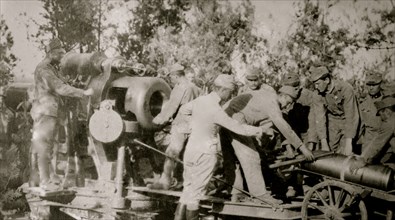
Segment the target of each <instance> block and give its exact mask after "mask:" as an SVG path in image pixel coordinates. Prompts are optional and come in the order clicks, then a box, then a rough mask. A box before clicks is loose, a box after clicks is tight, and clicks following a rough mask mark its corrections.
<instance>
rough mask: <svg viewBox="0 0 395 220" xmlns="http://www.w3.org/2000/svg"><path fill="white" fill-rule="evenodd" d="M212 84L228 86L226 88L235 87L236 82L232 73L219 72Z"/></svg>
mask: <svg viewBox="0 0 395 220" xmlns="http://www.w3.org/2000/svg"><path fill="white" fill-rule="evenodd" d="M214 85H216V86H219V87H223V88H228V89H236V82H235V80H234V78H233V76H232V75H227V74H220V75H218V76H217V78H215V80H214Z"/></svg>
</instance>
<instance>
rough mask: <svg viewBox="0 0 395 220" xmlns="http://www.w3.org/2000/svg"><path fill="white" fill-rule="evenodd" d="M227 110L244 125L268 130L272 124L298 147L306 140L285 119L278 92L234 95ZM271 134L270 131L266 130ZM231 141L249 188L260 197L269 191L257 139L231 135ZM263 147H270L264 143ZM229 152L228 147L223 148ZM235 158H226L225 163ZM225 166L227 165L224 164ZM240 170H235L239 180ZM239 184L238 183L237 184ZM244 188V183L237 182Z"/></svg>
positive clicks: (254, 92)
mask: <svg viewBox="0 0 395 220" xmlns="http://www.w3.org/2000/svg"><path fill="white" fill-rule="evenodd" d="M225 112H226V113H227V114H228V115H229V116H231V117H232V118H233V119H235V120H237V121H239V122H240V123H241V124H247V125H253V126H263V127H264V128H265V130H267V131H269V130H268V129H272V128H273V125H274V126H275V127H276V128H277V129H278V130H279V131H280V132H281V134H282V135H283V136H284V137H286V139H287V140H288V142H289V143H290V144H292V145H293V146H294V147H295V148H299V147H300V146H301V145H302V144H303V143H302V141H301V140H300V139H299V138H298V136H297V135H296V134H295V132H294V131H293V130H292V129H291V127H290V126H289V125H288V123H287V122H286V121H285V120H284V118H283V116H282V112H281V110H280V107H279V104H278V102H277V95H276V94H273V93H272V92H271V91H268V90H257V91H252V92H249V93H244V94H241V95H238V96H237V97H235V98H233V99H232V100H231V101H230V102H229V104H228V106H227V107H226V109H225ZM267 133H270V132H267ZM231 137H232V140H231V144H232V147H233V149H234V152H235V154H236V157H237V159H238V160H239V162H240V165H241V168H242V170H243V173H244V176H245V179H246V182H247V186H248V190H249V192H250V193H251V194H253V195H256V196H261V195H263V194H265V193H266V189H265V181H264V178H263V175H262V167H261V158H260V155H259V152H258V150H257V148H259V146H258V145H257V141H256V140H255V138H252V137H246V136H241V135H238V134H234V133H232V134H231ZM263 145H264V146H263V147H267V146H266V144H263ZM223 150H224V151H226V150H227V149H225V147H224V149H223ZM228 162H232V161H224V163H225V164H227V163H228ZM225 167H228V166H227V165H225ZM237 175H239V174H238V173H236V179H238V178H237ZM236 184H237V183H236ZM237 187H238V188H243V186H242V185H237Z"/></svg>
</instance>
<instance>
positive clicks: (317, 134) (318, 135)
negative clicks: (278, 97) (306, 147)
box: [289, 88, 327, 143]
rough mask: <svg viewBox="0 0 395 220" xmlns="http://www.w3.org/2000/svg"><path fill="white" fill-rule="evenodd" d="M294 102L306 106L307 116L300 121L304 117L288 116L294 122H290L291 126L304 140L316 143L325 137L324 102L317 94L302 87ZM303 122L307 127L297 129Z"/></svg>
mask: <svg viewBox="0 0 395 220" xmlns="http://www.w3.org/2000/svg"><path fill="white" fill-rule="evenodd" d="M296 104H300V105H301V106H303V107H308V116H307V121H306V122H301V121H300V120H301V119H305V117H302V118H298V117H294V118H292V116H291V115H290V117H289V119H290V121H292V122H294V123H292V124H291V127H293V128H294V127H295V131H296V132H297V133H300V135H301V136H302V139H303V140H304V142H305V143H309V142H312V143H317V142H318V141H319V140H321V139H325V138H327V134H326V115H325V108H324V103H323V102H322V100H321V98H320V97H319V96H318V94H316V93H314V92H313V91H310V90H308V89H306V88H302V90H301V92H300V96H299V98H298V99H297V100H296ZM290 113H292V112H290ZM295 120H296V121H295ZM290 123H291V122H290ZM303 123H307V129H306V128H304V129H302V130H300V129H298V128H297V127H299V126H300V124H303ZM298 131H299V132H298Z"/></svg>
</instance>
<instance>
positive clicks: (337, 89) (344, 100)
mask: <svg viewBox="0 0 395 220" xmlns="http://www.w3.org/2000/svg"><path fill="white" fill-rule="evenodd" d="M46 53H47V55H46V57H45V59H44V60H43V61H42V62H41V63H40V64H39V65H38V66H37V68H36V70H35V72H34V82H35V85H34V97H33V100H34V101H33V105H32V109H31V116H32V119H33V134H32V146H31V147H32V152H33V153H35V154H37V161H38V170H39V177H40V187H42V188H43V189H47V188H51V186H52V184H53V183H54V181H57V180H56V178H55V177H54V176H55V175H54V172H53V170H52V167H53V166H52V165H51V155H52V153H53V152H52V150H53V146H54V141H55V140H54V138H55V131H56V129H55V128H56V126H58V124H59V123H61V121H62V120H59V119H60V118H59V117H61V115H62V113H61V111H62V109H63V107H62V102H61V97H62V96H70V97H82V96H90V95H92V93H93V91H92V89H87V90H83V89H78V88H74V87H72V86H70V85H68V84H67V83H66V82H65V81H64V80H62V78H63V76H61V75H60V72H59V68H58V65H59V63H60V60H61V59H62V57H63V55H64V54H65V50H64V49H63V48H62V45H61V42H60V41H59V40H58V39H54V40H52V41H51V42H50V43H49V44H48V45H47V48H46ZM191 72H193V70H192V69H191V68H185V67H184V66H182V65H180V64H174V65H173V66H172V67H171V68H170V70H169V75H168V76H169V77H170V80H171V82H172V83H173V84H174V88H173V90H172V92H171V95H170V99H169V101H168V103H166V105H165V106H164V108H163V109H162V111H161V112H160V114H159V115H157V116H156V117H155V118H154V120H153V123H155V124H157V125H160V126H163V125H166V124H169V123H171V132H170V144H169V146H168V148H167V149H166V154H168V156H169V158H167V159H166V160H165V163H164V167H163V173H162V175H161V177H160V178H159V179H158V180H156V181H154V182H153V183H152V184H149V185H148V187H149V188H153V189H169V188H170V187H171V185H172V179H173V173H174V168H175V166H176V165H175V162H174V161H173V160H172V159H170V158H171V157H174V158H180V157H182V158H183V163H184V167H183V168H184V171H183V172H184V173H183V192H182V195H181V198H180V202H179V205H178V207H177V211H176V219H183V218H185V217H186V218H187V219H197V218H198V208H199V200H200V198H201V197H202V196H204V195H205V194H206V193H207V186H208V184H209V181H210V179H211V178H212V177H213V174H214V172H215V170H216V167H217V165H218V160H219V159H218V158H219V156H218V155H223V156H222V157H221V158H222V159H221V162H222V163H223V164H224V165H223V166H224V167H232V166H233V165H235V166H234V167H237V169H235V173H233V178H229V177H231V176H232V173H231V172H233V170H232V171H231V172H229V170H227V172H226V169H225V174H224V175H225V177H226V178H225V179H227V181H228V183H229V184H231V185H233V186H234V188H243V177H244V180H245V184H244V185H246V186H247V188H248V191H249V193H251V194H252V195H254V197H255V198H257V199H259V200H265V201H268V202H270V203H272V204H281V202H282V201H281V200H278V199H276V198H274V197H273V196H272V195H271V193H270V191H268V190H267V189H266V187H265V186H266V183H265V179H264V175H263V173H262V165H261V162H262V161H264V160H265V158H264V157H262V153H261V151H262V150H265V149H267V148H271V147H272V145H273V144H274V142H275V141H274V140H277V139H276V137H279V136H280V137H282V139H281V140H283V141H282V143H281V146H285V148H286V149H287V151H286V153H287V154H288V156H290V157H292V156H294V155H292V154H294V153H295V152H300V153H302V154H303V156H304V157H305V158H306V160H309V161H313V160H314V154H313V151H314V150H317V149H319V150H323V151H335V152H337V153H340V154H344V155H347V156H351V155H352V156H354V158H355V159H354V162H353V164H352V166H351V168H352V169H353V170H357V169H359V168H361V167H363V166H365V165H366V164H368V163H385V164H387V165H389V166H393V164H391V163H393V162H394V161H393V159H394V158H393V154H392V153H393V151H392V150H394V148H395V139H394V135H395V114H394V108H395V97H394V93H395V92H394V91H393V88H392V87H387V88H386V89H383V88H384V86H382V84H383V82H382V81H383V80H382V76H381V75H380V74H378V73H372V74H367V76H366V88H367V91H368V92H367V93H366V94H365V93H364V94H356V92H355V91H354V89H353V87H352V86H351V85H350V84H349V83H347V82H345V81H341V80H337V79H334V78H333V77H332V74H331V71H330V70H329V69H328V68H327V67H325V66H312V67H311V68H310V69H309V71H308V72H309V73H308V74H307V75H310V78H309V81H310V82H311V83H312V86H311V87H309V88H307V86H305V83H302V80H301V79H300V78H299V75H298V74H296V73H289V74H286V75H285V77H284V79H283V80H282V84H281V87H280V89H279V90H278V91H276V90H274V89H273V88H272V87H270V86H269V85H266V84H264V83H262V75H263V74H262V73H260V72H257V71H250V72H249V73H247V75H246V77H245V80H246V81H245V86H244V87H242V88H240V89H238V86H237V84H236V81H235V79H234V77H233V76H232V75H231V74H221V73H218V76H217V77H216V78H215V80H214V81H213V82H212V88H211V92H209V93H207V94H203V91H202V90H201V88H199V87H197V86H196V85H195V84H194V83H193V77H190V76H191V75H193V73H192V74H191ZM303 82H304V81H303ZM0 95H1V94H0ZM298 108H301V109H307V110H308V111H307V117H306V118H303V119H301V118H298V116H297V115H298V113H299V112H300V111H299V110H298ZM2 115H3V112H2ZM295 115H296V116H295ZM1 120H2V121H3V116H2V118H1ZM301 120H304V121H302V122H300V121H301ZM301 124H306V125H307V129H300V125H301ZM279 133H280V134H281V135H279ZM356 144H358V146H361V150H358V149H357V148H356V147H355V146H357V145H356ZM391 146H392V147H391ZM358 151H359V152H358ZM181 152H184V154H183V155H181ZM289 154H291V155H289ZM226 155H233V156H234V157H233V158H236V160H237V162H236V161H235V160H234V159H229V158H228V157H227V156H226ZM383 155H384V156H383ZM230 158H232V157H230ZM231 165H232V166H231ZM241 172H242V173H243V174H244V175H242V174H241Z"/></svg>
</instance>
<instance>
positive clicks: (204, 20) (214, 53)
mask: <svg viewBox="0 0 395 220" xmlns="http://www.w3.org/2000/svg"><path fill="white" fill-rule="evenodd" d="M252 19H253V7H252V5H251V3H250V2H249V1H244V2H243V3H242V4H241V5H240V6H239V7H237V8H236V7H233V6H232V4H231V3H230V2H228V1H218V2H215V1H211V2H204V1H203V2H194V4H192V6H191V8H190V9H189V10H188V11H186V12H185V23H184V24H183V25H182V26H181V29H180V30H177V29H176V28H174V27H166V26H161V27H159V28H158V31H157V33H156V34H155V36H154V38H153V39H152V40H151V42H150V43H149V45H148V51H149V60H153V61H154V63H156V64H157V67H159V68H164V69H167V68H169V67H170V66H171V65H172V64H174V63H175V62H180V63H182V64H184V65H186V66H191V67H193V68H194V70H195V72H196V73H197V78H198V79H199V80H200V82H199V83H198V84H201V85H203V86H208V83H209V82H210V81H211V80H212V79H213V78H214V77H215V76H216V75H218V74H219V73H230V72H231V71H232V66H231V61H232V55H233V54H234V53H238V55H237V56H236V57H239V56H241V57H243V56H245V55H243V54H244V53H245V52H247V51H249V50H251V48H253V47H254V45H255V43H256V42H257V41H258V40H259V38H258V37H256V36H254V35H253V34H252V32H251V30H252Z"/></svg>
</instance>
